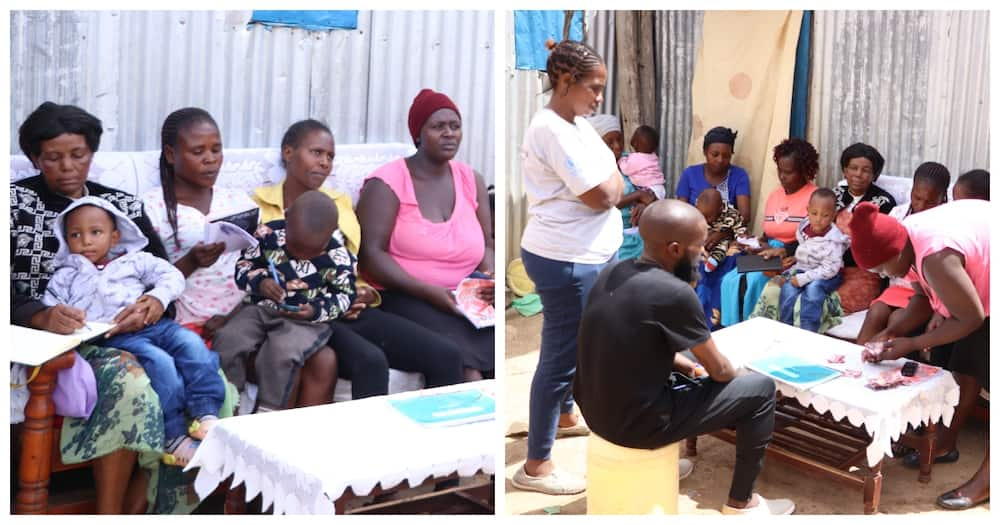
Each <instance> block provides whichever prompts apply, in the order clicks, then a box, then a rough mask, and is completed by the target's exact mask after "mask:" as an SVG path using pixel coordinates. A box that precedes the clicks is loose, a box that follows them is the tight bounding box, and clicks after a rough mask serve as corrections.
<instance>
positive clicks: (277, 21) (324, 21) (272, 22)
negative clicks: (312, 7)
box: [250, 11, 358, 31]
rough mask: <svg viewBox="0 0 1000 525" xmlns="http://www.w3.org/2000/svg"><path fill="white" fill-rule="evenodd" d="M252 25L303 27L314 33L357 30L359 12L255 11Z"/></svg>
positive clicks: (251, 19) (251, 17)
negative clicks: (332, 30) (331, 30)
mask: <svg viewBox="0 0 1000 525" xmlns="http://www.w3.org/2000/svg"><path fill="white" fill-rule="evenodd" d="M250 23H251V24H253V23H259V24H264V25H267V26H283V27H301V28H303V29H309V30H312V31H323V30H327V29H357V28H358V12H357V11H254V12H253V14H252V15H251V16H250Z"/></svg>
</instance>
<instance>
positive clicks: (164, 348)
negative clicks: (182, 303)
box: [102, 319, 226, 442]
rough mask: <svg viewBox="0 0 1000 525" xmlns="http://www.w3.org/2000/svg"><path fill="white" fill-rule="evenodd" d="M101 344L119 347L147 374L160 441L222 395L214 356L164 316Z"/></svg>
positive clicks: (214, 407)
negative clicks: (157, 411) (158, 413)
mask: <svg viewBox="0 0 1000 525" xmlns="http://www.w3.org/2000/svg"><path fill="white" fill-rule="evenodd" d="M102 346H107V347H111V348H117V349H119V350H125V351H128V352H131V353H132V354H133V355H135V357H136V359H138V360H139V363H140V364H141V365H142V368H143V369H144V370H145V371H146V375H147V376H149V381H150V382H151V383H152V384H153V390H154V391H155V392H156V395H157V396H159V398H160V408H161V409H162V410H163V429H164V435H165V437H166V441H167V442H169V441H170V440H171V439H173V438H175V437H177V436H181V435H184V434H186V433H187V421H188V417H187V416H185V409H187V415H188V416H190V417H191V418H196V417H201V416H204V415H209V414H210V415H213V416H214V415H217V414H218V413H219V408H221V407H222V401H223V399H224V398H225V396H226V387H225V385H224V384H223V383H222V377H221V376H220V375H219V357H218V356H217V355H216V354H215V353H214V352H211V351H209V349H208V348H206V347H205V343H204V341H202V340H201V337H200V336H198V334H196V333H194V332H192V331H191V330H188V329H186V328H184V327H182V326H181V325H179V324H177V323H176V322H174V321H173V320H170V319H160V321H159V322H158V323H156V324H154V325H152V326H148V327H146V328H143V329H142V330H139V331H138V332H132V333H128V334H119V335H116V336H113V337H111V338H109V339H108V340H107V342H105V343H102Z"/></svg>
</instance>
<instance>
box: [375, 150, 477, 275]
mask: <svg viewBox="0 0 1000 525" xmlns="http://www.w3.org/2000/svg"><path fill="white" fill-rule="evenodd" d="M450 165H451V174H452V178H453V179H454V181H455V209H454V210H453V211H452V213H451V217H450V218H449V219H448V220H447V221H445V222H440V223H435V222H431V221H429V220H427V219H425V218H424V216H423V215H422V214H421V213H420V206H419V205H418V204H417V197H416V195H415V194H414V192H413V180H412V179H411V178H410V170H409V169H407V167H406V160H405V159H399V160H396V161H393V162H390V163H389V164H386V165H384V166H382V167H380V168H378V169H377V170H375V171H373V172H372V173H371V174H369V175H368V176H367V177H365V180H368V179H379V180H381V181H382V182H384V183H385V184H386V185H388V186H389V188H391V189H392V191H393V193H395V194H396V198H397V199H399V213H398V214H397V215H396V224H395V225H394V226H393V229H392V234H391V236H390V237H389V255H390V256H392V258H393V259H395V261H396V263H398V264H399V266H400V267H402V268H403V270H404V271H406V273H408V274H410V275H411V276H413V277H414V278H416V279H419V280H421V281H423V282H426V283H429V284H433V285H437V286H444V287H446V288H449V289H454V288H455V287H456V286H458V283H459V281H461V280H462V279H463V278H465V277H468V276H469V274H471V273H472V272H473V271H475V269H476V267H478V266H479V263H480V262H482V260H483V254H484V253H485V250H486V240H485V239H484V238H483V227H482V225H480V224H479V217H477V216H476V210H477V209H478V208H479V202H478V201H477V200H476V174H475V172H473V171H472V168H471V167H469V166H467V165H465V164H462V163H461V162H457V161H451V162H450ZM373 284H374V285H375V287H376V288H381V287H380V286H378V285H377V284H375V283H373Z"/></svg>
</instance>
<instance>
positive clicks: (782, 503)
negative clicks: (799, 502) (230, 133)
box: [722, 492, 795, 516]
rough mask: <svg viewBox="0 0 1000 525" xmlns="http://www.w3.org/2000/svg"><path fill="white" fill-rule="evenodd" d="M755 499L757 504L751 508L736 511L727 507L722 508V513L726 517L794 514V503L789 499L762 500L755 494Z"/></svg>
mask: <svg viewBox="0 0 1000 525" xmlns="http://www.w3.org/2000/svg"><path fill="white" fill-rule="evenodd" d="M752 497H754V498H756V499H757V504H756V505H754V506H753V507H747V508H745V509H738V508H736V507H730V506H729V505H723V506H722V513H723V514H726V515H736V516H744V515H751V516H752V515H782V514H791V513H792V512H795V502H793V501H792V500H790V499H764V498H763V497H762V496H761V495H760V494H757V493H756V492H755V493H754V494H753V496H752Z"/></svg>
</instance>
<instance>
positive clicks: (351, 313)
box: [344, 286, 375, 321]
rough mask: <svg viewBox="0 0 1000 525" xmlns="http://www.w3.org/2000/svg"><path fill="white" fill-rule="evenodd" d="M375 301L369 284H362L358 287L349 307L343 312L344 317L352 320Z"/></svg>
mask: <svg viewBox="0 0 1000 525" xmlns="http://www.w3.org/2000/svg"><path fill="white" fill-rule="evenodd" d="M374 302H375V290H374V289H372V287H370V286H362V287H361V288H358V295H357V297H355V298H354V302H353V303H351V307H350V308H349V309H348V310H347V311H346V312H344V319H345V320H347V321H353V320H355V319H357V318H358V316H359V315H361V312H363V311H364V310H365V309H366V308H368V305H370V304H372V303H374Z"/></svg>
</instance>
